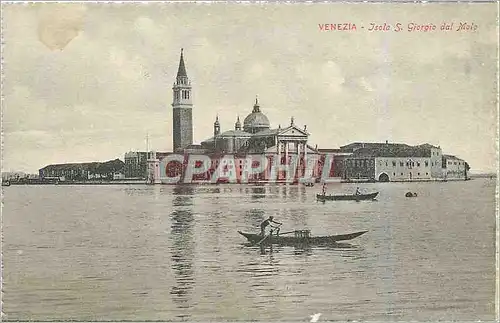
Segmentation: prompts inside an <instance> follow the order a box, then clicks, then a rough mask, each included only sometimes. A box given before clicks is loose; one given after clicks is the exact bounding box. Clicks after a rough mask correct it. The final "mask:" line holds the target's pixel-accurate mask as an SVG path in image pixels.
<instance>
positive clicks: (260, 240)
mask: <svg viewBox="0 0 500 323" xmlns="http://www.w3.org/2000/svg"><path fill="white" fill-rule="evenodd" d="M270 236H271V234H270V233H269V234H268V235H267V236H265V237H264V238H262V239H261V240H260V241H259V242H257V243H254V244H253V245H252V246H255V245H257V244H259V245H260V244H261V243H262V241H264V240H266V239H267V238H269V237H270Z"/></svg>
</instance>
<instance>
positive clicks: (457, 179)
mask: <svg viewBox="0 0 500 323" xmlns="http://www.w3.org/2000/svg"><path fill="white" fill-rule="evenodd" d="M476 178H492V179H496V176H493V175H482V176H477V175H472V176H470V177H469V178H468V179H467V180H465V179H460V178H451V179H446V180H445V179H430V180H429V179H422V180H398V181H390V182H374V181H368V180H365V181H363V180H350V181H345V180H341V181H336V182H331V183H330V184H374V183H384V184H389V183H430V182H445V183H446V182H466V181H469V180H473V179H476ZM301 184H302V183H287V182H265V181H264V182H250V183H206V184H205V183H182V182H181V183H177V184H163V183H157V184H149V183H146V181H107V182H104V181H102V182H58V183H55V182H31V183H19V182H10V185H11V186H14V185H15V186H40V185H50V186H60V185H62V186H71V185H74V186H85V185H87V186H96V185H106V186H109V185H147V186H176V185H189V186H193V185H195V186H213V185H292V186H298V185H301ZM315 184H316V185H317V186H319V185H321V183H319V182H317V183H315ZM327 184H329V183H327Z"/></svg>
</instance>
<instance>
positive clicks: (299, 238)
mask: <svg viewBox="0 0 500 323" xmlns="http://www.w3.org/2000/svg"><path fill="white" fill-rule="evenodd" d="M295 232H296V234H295V235H294V236H284V235H268V236H265V237H262V236H261V235H260V234H254V233H245V232H241V231H238V233H239V234H241V235H242V236H244V237H245V238H247V240H248V241H249V242H251V243H252V244H266V245H269V244H277V245H281V246H296V245H301V244H305V245H331V244H336V243H337V242H339V241H346V240H351V239H354V238H357V237H359V236H360V235H362V234H365V233H367V232H368V231H360V232H354V233H348V234H339V235H334V236H319V237H311V236H309V231H308V230H305V231H302V230H301V231H295Z"/></svg>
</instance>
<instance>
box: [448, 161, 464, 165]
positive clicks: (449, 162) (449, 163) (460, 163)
mask: <svg viewBox="0 0 500 323" xmlns="http://www.w3.org/2000/svg"><path fill="white" fill-rule="evenodd" d="M457 163H458V165H462V164H463V163H462V162H452V161H449V160H448V165H457Z"/></svg>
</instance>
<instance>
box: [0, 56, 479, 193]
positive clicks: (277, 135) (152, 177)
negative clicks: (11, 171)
mask: <svg viewBox="0 0 500 323" xmlns="http://www.w3.org/2000/svg"><path fill="white" fill-rule="evenodd" d="M172 91H173V102H172V114H173V127H172V128H173V129H172V139H173V151H171V152H158V151H154V150H151V151H130V152H126V153H125V155H124V159H123V161H122V160H120V159H115V160H110V161H106V162H92V163H70V164H54V165H47V166H45V167H43V168H41V169H40V170H39V174H38V176H32V177H31V178H26V179H25V180H24V182H23V181H20V182H22V183H25V184H26V183H57V184H63V183H79V184H91V183H127V184H130V183H142V184H143V183H148V184H179V183H193V182H195V183H252V182H255V183H266V182H277V183H281V182H287V183H294V184H296V183H300V182H307V181H313V182H321V181H337V182H403V181H447V180H467V179H468V171H469V169H470V167H469V165H468V163H467V162H466V161H464V160H463V159H461V158H458V157H456V156H453V155H449V154H445V153H443V151H442V149H441V147H439V146H435V145H432V144H428V143H423V144H421V145H416V146H411V145H407V144H403V143H393V142H388V141H386V142H381V143H371V142H353V143H350V144H348V145H345V146H341V147H338V148H319V147H318V146H317V145H313V144H310V143H309V140H308V139H309V135H310V134H309V131H308V129H307V126H305V125H304V126H298V125H297V123H296V122H295V120H294V118H293V117H292V116H291V117H290V119H289V121H288V122H286V124H287V125H286V126H283V127H282V126H281V125H278V126H277V127H271V123H270V121H269V119H268V118H267V116H266V115H265V108H264V107H261V106H260V104H259V100H258V98H257V97H256V99H255V102H254V103H253V106H251V109H250V107H249V113H248V115H247V116H246V117H245V118H244V119H243V122H241V120H240V118H239V116H235V123H234V126H231V128H230V129H229V130H226V131H222V129H223V127H222V125H221V124H220V122H219V118H218V116H217V115H215V116H214V119H215V121H214V123H213V136H212V137H210V138H207V139H205V140H203V141H202V142H201V143H199V144H195V143H193V120H192V117H193V101H192V98H193V95H192V91H193V88H192V86H191V81H190V79H189V77H188V74H187V70H186V65H185V61H184V53H183V52H182V50H181V55H180V61H179V66H178V71H177V76H176V78H175V82H174V85H173V87H172ZM148 150H149V149H148ZM4 180H5V179H4ZM9 180H10V181H11V182H12V181H13V182H15V179H12V178H11V179H9ZM17 181H18V182H19V177H18V178H17Z"/></svg>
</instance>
